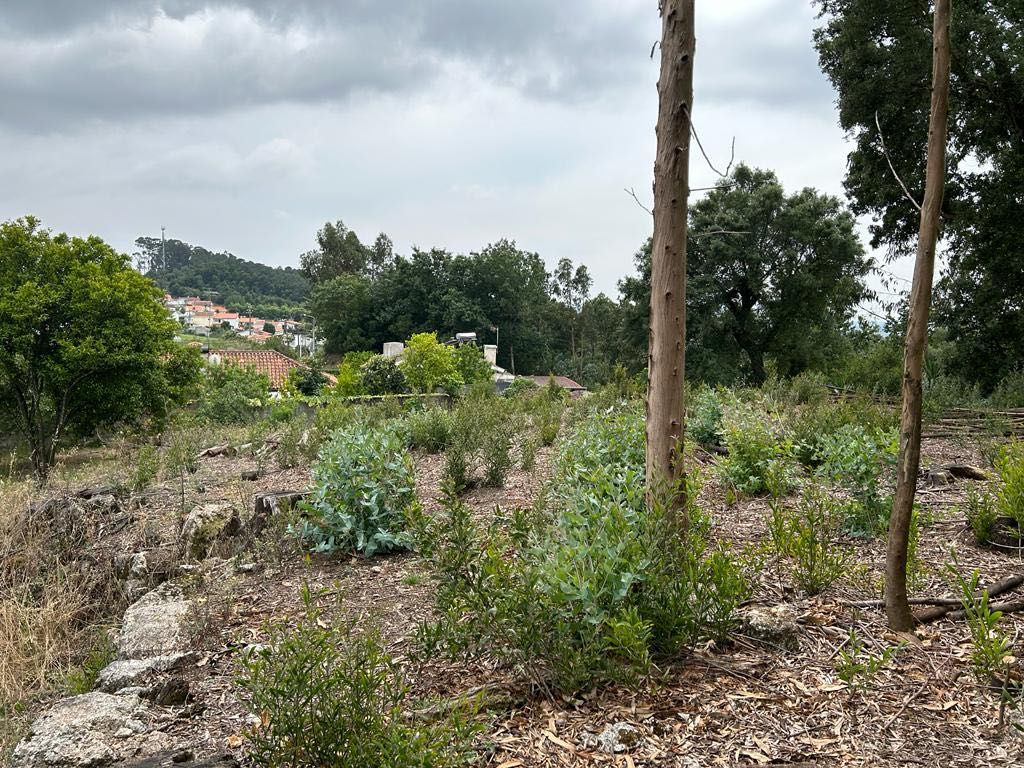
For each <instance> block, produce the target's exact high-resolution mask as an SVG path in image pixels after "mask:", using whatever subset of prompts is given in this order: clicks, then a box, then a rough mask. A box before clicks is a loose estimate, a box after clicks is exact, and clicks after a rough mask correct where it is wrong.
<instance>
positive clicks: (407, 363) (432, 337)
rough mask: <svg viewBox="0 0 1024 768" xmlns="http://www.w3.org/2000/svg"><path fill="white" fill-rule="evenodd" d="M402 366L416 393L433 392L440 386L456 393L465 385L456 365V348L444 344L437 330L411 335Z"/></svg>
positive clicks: (410, 385) (411, 387)
mask: <svg viewBox="0 0 1024 768" xmlns="http://www.w3.org/2000/svg"><path fill="white" fill-rule="evenodd" d="M399 365H400V367H401V369H402V373H404V374H405V380H406V381H407V382H408V383H409V388H410V389H412V391H413V392H424V393H427V394H429V393H431V392H436V391H437V390H439V389H444V390H446V391H447V392H455V391H457V390H458V389H459V387H461V386H462V384H463V381H462V377H461V376H460V375H459V371H458V369H457V368H456V366H455V351H454V350H453V349H452V348H451V347H449V346H448V345H446V344H441V343H440V342H439V341H438V340H437V334H435V333H417V334H414V335H413V336H411V337H410V338H409V341H407V342H406V344H405V352H404V354H403V355H402V362H401V363H400V364H399Z"/></svg>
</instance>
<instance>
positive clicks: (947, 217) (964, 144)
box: [814, 0, 1024, 391]
mask: <svg viewBox="0 0 1024 768" xmlns="http://www.w3.org/2000/svg"><path fill="white" fill-rule="evenodd" d="M815 3H816V5H817V7H818V9H819V10H820V12H821V18H822V24H821V26H820V27H819V29H818V30H817V31H816V32H815V37H814V39H815V45H816V47H817V49H818V56H819V61H820V63H821V68H822V70H823V71H824V72H825V74H826V75H827V76H828V78H829V79H830V80H831V81H832V84H833V86H834V87H835V89H836V92H837V94H838V105H839V122H840V125H841V126H842V128H843V130H844V131H846V132H847V134H848V135H849V136H850V137H851V139H852V141H853V145H854V148H853V150H852V151H851V153H850V156H849V161H848V163H847V174H846V180H845V186H846V190H847V193H848V195H849V197H850V199H851V201H852V208H853V211H854V213H856V214H858V215H870V216H872V217H873V219H874V223H873V226H872V230H871V231H872V236H873V241H872V244H873V245H875V246H878V247H887V248H888V249H889V250H890V252H891V253H892V254H893V255H904V254H909V253H911V252H912V251H913V249H914V247H915V246H916V243H917V230H918V210H917V208H916V205H915V204H913V203H911V202H910V201H909V200H908V199H907V197H908V193H909V197H911V198H913V199H914V201H915V202H916V204H920V203H921V202H922V199H923V191H924V178H925V173H924V170H925V158H926V152H925V148H926V144H927V140H928V115H929V108H930V93H931V56H932V41H931V22H930V18H931V11H932V8H931V6H932V3H931V2H928V1H927V0H815ZM1022 25H1024V10H1022V8H1021V4H1020V2H1019V0H958V2H957V4H956V9H955V20H954V23H953V24H952V26H951V41H950V42H951V47H952V72H951V80H950V114H949V141H948V142H947V145H948V146H947V163H946V165H947V168H948V171H947V175H948V176H947V182H946V189H945V196H944V200H943V205H942V224H943V232H942V236H943V237H944V238H945V239H946V240H947V242H948V247H947V248H946V249H945V253H946V257H947V260H948V264H947V268H946V270H945V272H944V275H943V277H942V280H941V281H940V284H939V291H938V293H937V295H936V307H935V309H936V319H937V320H938V321H939V322H940V323H942V324H945V325H946V326H947V327H948V328H949V332H950V339H951V340H952V341H953V342H954V344H955V354H954V355H953V356H952V358H951V360H950V365H951V368H952V369H953V370H954V371H955V372H956V373H958V374H959V375H961V376H963V377H965V378H966V379H967V380H969V381H974V382H977V383H979V384H981V385H982V387H983V389H985V390H986V391H989V390H991V389H992V388H993V387H994V386H995V384H996V382H998V381H999V379H1001V378H1002V377H1003V376H1005V375H1006V374H1008V373H1009V372H1011V371H1013V370H1014V369H1015V368H1019V367H1021V366H1022V364H1024V312H1021V311H1019V309H1020V307H1021V306H1022V305H1024V270H1021V269H1020V262H1019V259H1020V255H1019V253H1020V243H1021V241H1022V240H1024V217H1022V216H1021V215H1020V194H1019V191H1020V178H1021V176H1022V174H1024V119H1022V117H1021V115H1024V86H1022V78H1021V67H1022V64H1024V47H1022V46H1021V44H1020V35H1021V27H1022ZM890 163H891V165H892V167H890ZM894 169H895V172H896V173H894V172H893V170H894ZM897 174H898V175H899V177H900V179H901V180H902V183H903V184H905V185H906V191H905V190H904V189H903V186H902V185H901V182H900V181H897V179H896V175H897ZM1014 309H1016V310H1017V311H1014Z"/></svg>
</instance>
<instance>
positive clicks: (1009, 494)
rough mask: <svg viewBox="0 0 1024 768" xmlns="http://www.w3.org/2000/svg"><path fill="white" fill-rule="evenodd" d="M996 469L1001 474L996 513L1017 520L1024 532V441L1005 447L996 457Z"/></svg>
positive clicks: (997, 491) (997, 488)
mask: <svg viewBox="0 0 1024 768" xmlns="http://www.w3.org/2000/svg"><path fill="white" fill-rule="evenodd" d="M995 469H996V472H998V473H999V482H998V483H997V484H996V491H995V505H996V511H997V513H998V514H1000V515H1004V516H1006V517H1011V518H1013V519H1014V520H1016V521H1017V523H1018V525H1019V526H1020V528H1021V530H1024V441H1016V440H1015V441H1013V442H1011V443H1007V444H1006V445H1004V446H1003V447H1002V448H1001V449H1000V450H999V453H998V455H997V457H996V461H995Z"/></svg>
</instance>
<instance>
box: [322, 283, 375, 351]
mask: <svg viewBox="0 0 1024 768" xmlns="http://www.w3.org/2000/svg"><path fill="white" fill-rule="evenodd" d="M372 289H373V286H372V285H371V283H370V281H369V280H367V279H366V278H365V277H360V276H359V275H342V276H341V277H336V278H334V279H333V280H329V281H327V282H326V283H321V284H319V285H317V286H316V287H315V288H314V289H313V292H312V294H311V295H310V298H309V313H310V314H311V315H312V316H313V318H314V320H315V321H316V327H317V331H318V333H319V334H322V336H323V338H324V346H325V351H326V352H328V353H329V354H344V353H346V352H356V351H360V350H365V349H368V348H371V347H376V348H377V349H380V346H379V344H380V343H381V340H380V334H379V333H378V332H377V331H376V323H375V320H374V305H375V302H374V300H373V295H372V292H371V291H372Z"/></svg>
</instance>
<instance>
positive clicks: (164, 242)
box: [160, 224, 167, 271]
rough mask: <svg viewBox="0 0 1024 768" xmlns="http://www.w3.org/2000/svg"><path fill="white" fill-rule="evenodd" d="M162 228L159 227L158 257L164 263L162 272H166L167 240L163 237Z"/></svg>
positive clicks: (161, 226) (163, 230)
mask: <svg viewBox="0 0 1024 768" xmlns="http://www.w3.org/2000/svg"><path fill="white" fill-rule="evenodd" d="M164 232H165V229H164V226H163V225H162V224H161V225H160V257H161V259H162V260H163V262H164V266H163V268H164V271H166V270H167V238H166V237H164Z"/></svg>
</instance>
